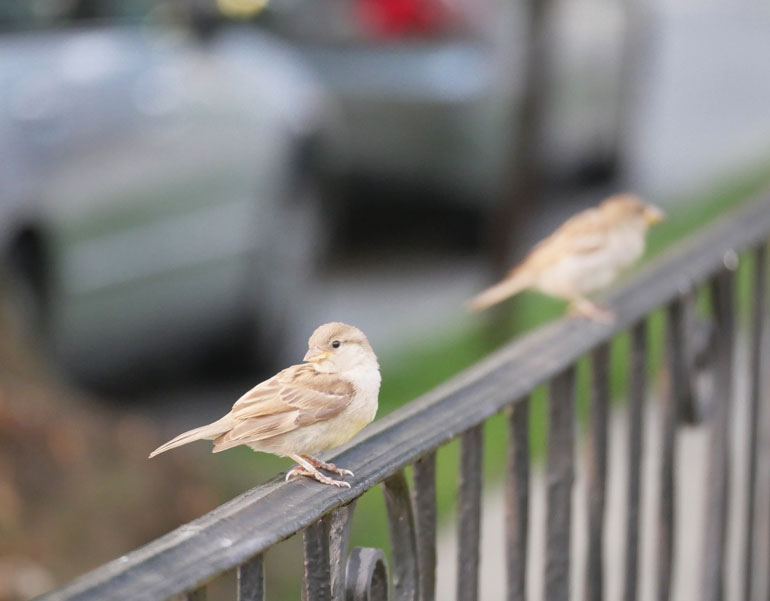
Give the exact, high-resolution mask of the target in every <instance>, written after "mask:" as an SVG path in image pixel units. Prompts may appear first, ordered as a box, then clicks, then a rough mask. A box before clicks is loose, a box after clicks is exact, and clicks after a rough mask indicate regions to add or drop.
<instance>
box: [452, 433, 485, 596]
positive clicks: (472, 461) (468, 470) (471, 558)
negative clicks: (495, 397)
mask: <svg viewBox="0 0 770 601" xmlns="http://www.w3.org/2000/svg"><path fill="white" fill-rule="evenodd" d="M483 453H484V436H483V427H482V426H481V425H479V426H476V427H474V428H471V429H470V430H468V431H467V432H466V433H465V434H463V435H462V437H461V438H460V475H459V478H458V493H457V565H456V566H455V574H456V583H457V597H456V599H457V601H476V600H477V599H478V598H479V557H480V548H481V486H482V471H483V469H484V465H483Z"/></svg>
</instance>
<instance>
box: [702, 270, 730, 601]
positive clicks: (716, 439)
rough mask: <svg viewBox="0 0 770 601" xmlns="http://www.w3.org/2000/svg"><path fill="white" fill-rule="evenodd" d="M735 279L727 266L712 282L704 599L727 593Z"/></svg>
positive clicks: (718, 598) (718, 599)
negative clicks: (713, 332) (712, 389)
mask: <svg viewBox="0 0 770 601" xmlns="http://www.w3.org/2000/svg"><path fill="white" fill-rule="evenodd" d="M734 279H735V278H734V275H733V272H732V271H729V270H727V269H725V270H724V271H722V273H720V274H719V275H717V276H716V277H715V278H714V280H713V281H712V283H711V297H712V301H711V302H712V307H713V313H714V321H715V324H716V333H717V338H716V339H717V340H719V345H718V347H717V348H716V349H715V367H714V369H715V374H714V376H715V377H714V380H715V393H716V394H715V395H714V404H715V406H714V409H713V411H714V414H713V417H712V419H711V432H710V444H709V449H708V478H707V484H706V501H707V512H706V524H705V529H704V532H705V539H704V541H705V544H704V556H703V566H702V567H703V591H702V595H701V598H702V599H703V600H704V601H721V600H722V599H724V596H725V578H724V568H725V555H726V554H725V547H726V544H725V543H726V540H727V515H728V506H729V501H730V494H729V487H730V438H731V437H730V427H731V425H730V422H731V417H730V416H731V409H732V404H733V383H732V378H733V340H734V313H733V311H734V306H733V305H734V302H733V289H734V286H733V282H734Z"/></svg>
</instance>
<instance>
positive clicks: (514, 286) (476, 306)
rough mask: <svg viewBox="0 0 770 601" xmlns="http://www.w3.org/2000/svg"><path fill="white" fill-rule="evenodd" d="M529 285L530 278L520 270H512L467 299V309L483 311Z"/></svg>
mask: <svg viewBox="0 0 770 601" xmlns="http://www.w3.org/2000/svg"><path fill="white" fill-rule="evenodd" d="M530 285H531V282H530V278H528V277H527V275H526V274H525V273H523V272H522V271H521V270H514V271H512V272H511V273H510V274H509V275H508V277H506V278H505V279H504V280H502V281H501V282H498V283H497V284H495V285H494V286H490V287H489V288H487V289H486V290H484V291H483V292H480V293H479V294H477V295H476V296H474V297H473V298H472V299H471V300H470V301H468V309H469V310H470V311H483V310H484V309H487V308H489V307H491V306H492V305H496V304H497V303H499V302H501V301H504V300H505V299H507V298H509V297H511V296H513V295H514V294H518V293H519V292H521V291H522V290H524V289H525V288H528V287H529V286H530Z"/></svg>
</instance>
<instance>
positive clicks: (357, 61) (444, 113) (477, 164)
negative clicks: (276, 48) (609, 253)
mask: <svg viewBox="0 0 770 601" xmlns="http://www.w3.org/2000/svg"><path fill="white" fill-rule="evenodd" d="M524 4H525V3H521V2H514V1H512V0H281V1H277V2H276V1H274V2H271V3H270V4H269V5H268V7H267V9H266V13H267V14H266V15H262V16H260V17H259V19H257V21H256V22H257V23H260V22H262V23H263V24H264V26H265V27H268V28H270V29H272V30H274V31H277V32H279V33H280V34H281V35H283V36H285V37H286V38H287V39H289V40H290V41H292V43H294V44H295V45H296V46H297V49H298V50H299V51H300V52H301V53H302V55H303V57H304V58H305V59H306V60H307V61H308V63H309V64H310V65H312V66H313V67H314V68H315V69H316V71H317V73H318V74H319V75H320V76H321V78H322V80H323V81H324V83H325V84H326V85H328V86H329V89H330V91H331V93H332V95H333V97H334V98H335V100H336V101H337V108H338V110H339V115H340V119H339V121H338V122H339V123H340V124H341V125H342V128H341V129H340V130H339V131H338V132H337V135H336V136H335V137H334V140H333V145H332V148H331V153H332V164H333V165H334V167H335V168H336V170H337V173H338V174H339V175H341V176H343V177H352V178H354V179H364V180H375V181H377V182H379V183H381V182H396V183H399V184H404V185H406V186H408V187H410V188H416V189H417V190H420V191H428V192H432V193H438V194H439V195H440V196H441V198H442V201H443V202H445V203H447V202H458V203H462V204H470V205H471V206H476V207H484V206H487V205H488V204H489V203H490V202H493V201H494V200H495V198H496V193H497V191H498V190H499V187H500V185H501V184H502V182H503V180H504V173H505V169H507V168H509V165H510V164H511V161H513V160H514V159H515V157H511V156H510V151H511V147H512V143H511V139H512V136H513V133H514V125H513V120H512V115H513V114H514V111H515V110H516V107H517V104H518V102H519V99H520V98H521V95H522V81H521V74H522V62H521V61H522V57H523V55H524V51H525V48H524V44H525V43H526V40H527V35H526V30H525V27H524V26H523V23H524V22H525V15H524V14H522V10H523V6H524ZM550 17H551V19H550V21H549V26H548V30H549V33H550V36H551V37H550V43H549V52H550V54H549V58H550V59H551V61H552V62H551V67H552V74H553V79H552V81H550V82H549V96H550V97H551V102H549V105H548V106H547V107H546V126H547V131H546V132H545V134H546V139H545V141H544V148H543V151H544V153H545V154H546V156H547V157H548V166H549V168H550V170H551V174H552V175H556V176H559V177H563V176H564V175H570V174H572V173H575V172H578V171H580V170H584V169H585V168H588V167H595V166H597V165H598V166H604V165H607V164H612V163H613V162H614V160H615V158H616V157H615V156H614V153H615V148H616V147H617V138H618V136H619V135H620V134H621V130H622V128H621V123H620V119H621V117H622V114H621V111H620V109H621V107H620V100H621V94H620V90H621V86H622V85H623V83H624V82H623V79H622V77H621V69H622V67H623V64H622V61H623V58H624V55H623V51H624V47H623V35H624V33H625V32H624V18H625V15H624V8H623V4H622V3H621V2H619V1H618V0H577V1H576V0H560V1H557V2H555V3H554V10H553V11H552V14H551V15H550Z"/></svg>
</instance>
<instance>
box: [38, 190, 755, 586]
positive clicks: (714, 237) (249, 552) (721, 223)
mask: <svg viewBox="0 0 770 601" xmlns="http://www.w3.org/2000/svg"><path fill="white" fill-rule="evenodd" d="M769 232H770V196H769V197H764V198H762V199H760V200H758V201H755V202H752V203H750V204H747V205H744V206H742V207H741V208H739V209H738V210H736V211H735V212H733V213H732V214H730V215H727V216H725V217H723V218H721V219H719V220H717V221H716V223H714V224H713V225H712V226H710V227H708V228H706V229H705V230H704V231H703V232H702V233H700V234H699V235H697V236H695V237H694V238H693V239H691V240H689V241H687V242H685V243H683V244H680V245H678V246H677V247H676V248H673V249H671V250H670V251H668V252H667V253H665V254H664V255H661V256H660V257H659V258H658V259H657V260H655V261H654V262H651V263H650V264H649V265H647V266H646V267H645V268H643V269H641V270H640V271H639V273H638V274H637V275H636V277H634V278H631V279H629V280H627V281H626V282H625V283H624V284H623V285H622V286H620V287H619V288H618V289H617V291H616V292H615V293H614V294H612V295H609V296H608V297H607V300H608V301H609V303H610V304H611V305H612V306H613V308H614V309H615V312H616V315H617V319H616V322H615V324H614V325H612V326H608V325H600V324H595V323H592V322H587V321H585V320H580V319H567V318H563V319H560V320H557V321H554V322H551V323H549V324H547V325H545V326H543V327H541V328H539V329H538V330H536V331H534V332H532V333H531V334H529V335H526V336H523V337H521V338H519V339H517V340H516V341H514V342H512V343H509V344H508V345H506V346H504V347H503V348H501V349H500V350H499V351H497V352H495V353H493V354H492V355H490V356H489V357H488V358H486V359H484V360H482V361H481V362H479V363H478V364H476V365H475V366H473V367H471V368H469V369H468V370H466V371H464V372H462V373H461V374H459V375H458V376H456V377H454V378H452V379H451V380H449V381H448V382H446V383H445V384H444V385H441V386H439V387H438V388H436V389H434V390H433V391H431V392H429V393H427V394H425V395H423V396H421V397H420V398H418V399H416V400H415V401H413V402H412V403H410V404H408V405H407V406H405V407H403V408H402V409H399V410H396V411H394V412H393V413H392V414H391V415H389V416H387V417H386V418H384V419H382V420H379V421H378V422H375V424H373V426H370V427H369V428H367V431H366V433H365V435H364V436H362V437H359V438H358V440H356V441H354V442H355V444H353V445H348V446H346V447H345V449H344V450H342V451H341V452H340V453H339V454H338V455H337V457H338V458H339V462H340V463H341V464H343V465H345V467H347V468H349V469H352V470H353V471H354V472H355V473H356V478H355V480H354V481H353V487H352V489H347V490H332V489H330V488H326V489H320V488H319V485H318V484H317V483H314V482H310V481H304V480H297V481H294V482H291V483H288V484H285V483H283V482H281V479H280V477H279V478H276V479H274V480H273V481H271V482H269V483H267V484H265V485H263V486H261V487H258V488H257V489H254V490H251V491H248V492H247V493H244V494H242V495H240V496H238V497H236V498H235V499H233V500H232V501H230V502H228V503H226V504H225V505H223V506H221V507H219V508H217V509H215V510H213V511H212V512H210V513H209V514H207V515H205V516H202V517H201V518H199V519H197V520H195V521H193V522H191V523H190V524H187V525H185V526H181V527H180V528H178V529H176V530H174V531H172V532H170V533H169V534H167V535H165V536H163V537H160V538H159V539H157V540H155V541H153V542H151V543H149V544H148V545H146V546H145V547H142V548H140V549H138V550H136V551H133V552H131V553H129V554H128V555H125V556H123V557H122V558H120V559H118V560H114V561H112V562H110V563H108V564H105V565H104V566H102V567H101V568H98V569H97V570H94V571H92V572H90V573H88V574H85V575H84V576H81V577H80V578H78V579H76V580H75V581H73V582H72V583H71V584H69V585H67V586H65V587H64V588H62V589H59V590H57V591H54V592H52V593H50V594H48V595H45V596H44V597H43V598H42V599H45V601H59V600H64V599H78V600H81V599H82V600H84V601H87V600H90V599H94V600H96V599H98V600H100V601H102V600H104V601H111V600H113V599H114V600H116V601H117V600H122V599H125V600H131V601H142V600H144V599H146V600H148V601H160V600H162V599H166V598H167V597H168V596H170V595H173V594H176V593H178V592H179V591H180V590H190V589H191V588H194V587H195V586H196V585H198V584H200V583H202V582H206V581H208V580H210V579H211V578H212V577H214V576H216V575H217V574H220V573H222V572H224V571H227V570H229V569H233V568H235V567H236V566H237V565H239V564H240V563H242V562H244V561H245V560H246V559H248V558H249V557H252V556H254V555H256V554H257V553H260V552H262V551H264V550H265V549H267V548H269V547H270V546H272V545H274V544H275V543H277V542H280V541H282V540H284V539H286V538H288V537H290V536H292V535H293V534H296V533H297V532H299V531H300V530H302V529H303V528H305V527H307V526H308V525H309V524H311V523H312V522H314V521H316V520H317V519H318V518H319V517H320V516H322V515H324V514H326V513H327V512H329V511H331V510H332V509H334V508H335V507H338V506H340V505H342V504H344V503H347V502H349V501H351V500H353V499H355V498H356V497H358V496H360V495H361V494H363V492H365V491H366V490H368V489H369V488H371V487H373V486H374V485H376V484H377V483H379V482H380V481H382V480H384V479H385V478H387V477H388V476H390V475H392V474H394V473H395V472H396V471H398V470H399V469H402V468H403V467H405V466H406V465H409V464H411V463H413V462H414V461H416V460H417V459H419V458H420V457H421V456H423V455H424V454H426V453H427V452H430V451H433V450H435V449H436V448H437V447H439V446H441V445H442V444H444V443H445V442H448V441H449V440H451V439H453V438H455V437H457V436H458V435H459V434H461V433H462V432H464V431H466V430H467V429H469V428H471V427H473V426H475V425H478V424H479V423H481V422H482V421H484V420H485V419H487V418H488V417H490V416H491V415H494V414H496V413H498V412H500V411H501V410H502V409H503V408H504V407H505V406H507V405H510V404H511V403H512V402H513V401H514V400H515V399H519V398H522V397H523V396H524V395H525V394H528V393H529V392H530V391H531V390H532V389H533V388H535V387H536V386H538V385H539V384H541V383H543V382H545V381H547V380H548V379H549V378H551V377H552V376H554V375H556V374H557V373H559V372H560V371H561V370H563V369H564V368H565V367H567V366H568V365H570V364H572V363H574V362H575V361H576V360H577V359H578V358H579V357H581V356H582V355H584V354H585V353H587V352H588V351H590V350H592V349H593V348H595V347H596V346H597V345H599V344H601V343H603V342H605V341H607V340H609V339H610V338H611V337H612V336H613V335H614V334H615V333H617V332H619V331H622V330H624V329H625V328H627V327H628V326H630V325H631V324H633V323H635V322H637V321H638V320H639V319H641V318H642V317H644V316H645V315H647V314H648V313H650V312H652V311H654V310H656V309H658V308H659V307H662V306H664V305H666V304H667V303H669V302H670V301H671V300H672V299H674V298H676V297H677V296H678V295H679V294H681V292H682V291H683V289H686V288H688V287H689V286H691V285H692V283H697V282H700V281H703V280H705V279H707V278H708V277H710V276H711V275H713V274H714V273H716V272H717V271H719V270H720V269H723V268H724V259H725V255H726V254H727V253H728V252H730V251H735V252H741V251H743V250H744V249H746V248H748V247H751V246H755V245H756V244H758V243H759V242H760V241H764V240H765V239H766V238H767V237H768V233H769ZM277 516H280V518H281V519H278V517H277ZM193 533H200V534H201V536H200V537H198V536H192V534H193ZM158 565H162V566H163V571H164V572H165V573H163V574H160V573H158V572H155V571H154V568H155V567H157V566H158ZM171 566H174V568H175V570H178V571H175V577H174V582H173V584H174V586H173V587H172V586H171V584H170V583H169V582H168V578H167V577H166V574H167V570H168V569H170V567H171ZM140 568H141V569H140Z"/></svg>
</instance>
